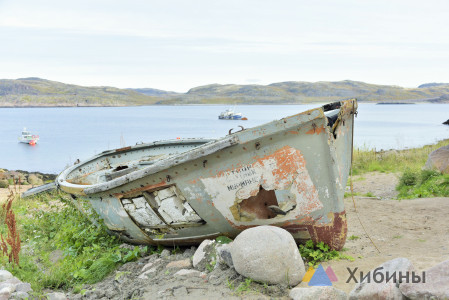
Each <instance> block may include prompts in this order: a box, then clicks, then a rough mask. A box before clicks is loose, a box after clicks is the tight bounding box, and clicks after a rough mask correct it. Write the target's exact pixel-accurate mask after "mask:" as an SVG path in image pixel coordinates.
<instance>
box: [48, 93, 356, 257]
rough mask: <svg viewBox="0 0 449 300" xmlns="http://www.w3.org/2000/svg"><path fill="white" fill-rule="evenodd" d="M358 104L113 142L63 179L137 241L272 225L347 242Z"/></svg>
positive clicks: (169, 241)
mask: <svg viewBox="0 0 449 300" xmlns="http://www.w3.org/2000/svg"><path fill="white" fill-rule="evenodd" d="M356 108H357V104H356V101H355V100H347V101H341V102H336V103H332V104H329V105H325V106H323V107H320V108H317V109H312V110H309V111H306V112H303V113H300V114H297V115H293V116H290V117H287V118H284V119H281V120H277V121H273V122H270V123H267V124H265V125H261V126H258V127H255V128H250V129H246V130H242V131H239V132H236V133H232V134H230V135H228V136H226V137H224V138H222V139H218V140H201V139H187V140H176V141H162V142H155V143H151V144H142V145H136V146H133V147H127V148H123V149H117V150H113V151H105V152H103V153H101V154H99V155H97V156H95V157H93V158H91V159H89V160H87V161H85V162H82V163H80V164H78V165H75V166H72V167H70V168H68V169H67V170H65V171H64V172H63V173H61V174H60V175H59V176H58V178H57V184H58V185H59V187H60V188H61V189H62V190H64V191H66V192H67V193H70V194H72V195H74V196H76V197H81V198H82V199H84V200H88V201H85V202H87V203H90V205H91V207H92V209H93V210H94V211H96V212H97V213H98V215H99V216H100V218H101V219H103V222H104V223H105V225H106V226H107V227H108V228H109V230H110V231H111V232H112V233H114V234H116V235H118V236H120V237H121V238H122V239H123V240H126V241H128V242H132V243H137V244H139V243H140V244H162V245H173V244H177V245H186V244H196V243H198V242H200V241H201V240H203V239H206V238H211V237H215V236H218V235H227V236H229V237H234V236H236V235H237V234H238V233H239V232H240V231H242V230H244V229H245V228H249V227H253V226H258V225H264V224H270V225H274V226H280V227H283V228H285V229H286V230H288V231H290V232H291V233H292V235H293V237H294V238H295V239H296V240H297V241H298V242H301V241H305V240H308V239H313V240H314V241H315V242H318V241H323V242H326V243H327V244H329V245H330V246H331V247H332V248H333V249H341V248H342V247H343V245H344V242H345V240H346V234H347V224H346V217H345V211H344V204H343V195H344V188H345V186H346V181H347V178H348V174H349V169H350V164H351V153H352V134H353V118H354V114H355V113H356ZM74 201H77V200H74Z"/></svg>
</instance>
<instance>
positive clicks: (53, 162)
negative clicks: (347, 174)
mask: <svg viewBox="0 0 449 300" xmlns="http://www.w3.org/2000/svg"><path fill="white" fill-rule="evenodd" d="M318 106H319V105H316V104H315V105H250V106H249V105H248V106H247V105H241V106H238V107H237V110H238V111H240V112H242V113H243V114H244V115H245V116H247V117H248V121H225V120H218V118H217V116H218V115H219V113H220V112H222V111H223V110H225V109H226V108H228V107H227V106H220V105H216V106H215V105H204V106H145V107H106V108H105V107H92V108H75V107H71V108H0V120H2V122H1V124H2V125H1V127H0V168H6V169H10V170H17V169H19V170H27V171H39V172H44V173H59V172H61V171H62V170H63V169H64V168H65V167H66V166H68V165H71V164H72V163H73V162H74V161H75V160H76V159H78V158H79V159H81V160H83V159H87V158H89V157H90V156H92V155H94V154H97V153H99V152H102V151H104V150H107V149H114V148H120V147H122V146H124V145H126V146H128V145H134V144H136V143H138V142H152V141H156V140H164V139H175V138H177V137H181V138H192V137H205V138H217V137H223V136H225V135H226V134H227V133H228V131H229V129H230V128H233V127H234V128H237V125H243V126H245V128H248V127H252V126H256V125H260V124H263V123H265V122H269V121H272V120H274V119H280V118H282V117H285V116H288V115H292V114H295V113H298V112H302V111H304V110H306V109H309V108H314V107H318ZM358 111H359V114H358V117H357V118H356V123H355V137H354V143H355V146H356V147H359V148H376V149H377V150H380V149H404V148H412V147H418V146H422V145H426V144H432V143H434V142H436V141H438V140H442V139H447V138H449V126H447V125H442V124H441V123H442V122H444V121H446V120H447V119H448V118H449V105H448V104H418V105H374V104H359V110H358ZM23 127H26V128H27V129H29V130H30V131H32V133H35V134H38V135H39V136H40V138H41V139H40V141H39V142H38V144H37V145H35V146H29V145H27V144H23V143H19V142H18V139H17V138H18V136H19V135H20V133H21V131H22V129H23Z"/></svg>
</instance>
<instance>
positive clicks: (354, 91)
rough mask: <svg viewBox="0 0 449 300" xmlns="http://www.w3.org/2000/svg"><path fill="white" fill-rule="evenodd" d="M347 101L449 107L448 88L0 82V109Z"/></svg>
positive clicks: (359, 84) (360, 84)
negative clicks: (182, 87)
mask: <svg viewBox="0 0 449 300" xmlns="http://www.w3.org/2000/svg"><path fill="white" fill-rule="evenodd" d="M348 98H357V99H358V100H359V101H360V102H375V103H382V102H388V103H391V102H395V103H414V102H429V103H449V84H442V83H426V84H423V85H420V86H419V87H418V88H403V87H399V86H390V85H376V84H369V83H364V82H359V81H351V80H344V81H337V82H327V81H319V82H302V81H289V82H279V83H272V84H269V85H254V84H252V85H237V84H210V85H205V86H199V87H195V88H192V89H190V90H189V91H188V92H187V93H175V92H168V91H163V90H158V89H152V88H141V89H118V88H114V87H84V86H78V85H72V84H65V83H61V82H56V81H50V80H45V79H40V78H34V77H33V78H21V79H16V80H8V79H3V80H0V106H134V105H154V104H155V105H160V104H164V105H180V104H300V103H311V102H331V101H336V100H342V99H348Z"/></svg>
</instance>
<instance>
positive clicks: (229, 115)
mask: <svg viewBox="0 0 449 300" xmlns="http://www.w3.org/2000/svg"><path fill="white" fill-rule="evenodd" d="M218 118H219V119H220V120H243V121H245V120H248V119H247V118H246V117H243V116H242V113H236V112H235V111H234V110H233V109H231V108H229V109H227V110H225V111H224V112H222V113H221V114H220V115H219V116H218Z"/></svg>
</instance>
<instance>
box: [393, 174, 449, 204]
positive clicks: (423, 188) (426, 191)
mask: <svg viewBox="0 0 449 300" xmlns="http://www.w3.org/2000/svg"><path fill="white" fill-rule="evenodd" d="M396 189H397V190H398V191H399V194H398V199H413V198H429V197H449V174H441V173H439V172H437V171H431V170H421V171H413V170H411V169H407V170H406V171H405V172H404V173H403V174H402V176H401V178H400V179H399V185H398V186H397V187H396Z"/></svg>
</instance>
